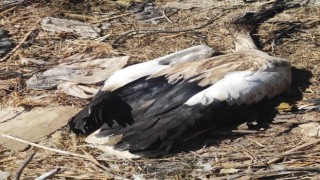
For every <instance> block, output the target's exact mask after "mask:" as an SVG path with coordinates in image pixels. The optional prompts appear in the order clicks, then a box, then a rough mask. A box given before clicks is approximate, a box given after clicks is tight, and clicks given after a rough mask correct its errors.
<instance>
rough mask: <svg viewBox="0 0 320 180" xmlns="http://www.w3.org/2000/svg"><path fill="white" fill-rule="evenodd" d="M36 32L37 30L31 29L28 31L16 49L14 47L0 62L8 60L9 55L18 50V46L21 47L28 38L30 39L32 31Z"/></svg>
mask: <svg viewBox="0 0 320 180" xmlns="http://www.w3.org/2000/svg"><path fill="white" fill-rule="evenodd" d="M36 30H37V28H33V29H32V30H31V31H29V32H28V33H27V34H26V35H25V36H24V38H23V39H22V40H21V41H20V43H19V44H18V45H17V46H16V47H14V48H13V49H12V50H11V51H10V52H9V53H8V54H7V55H6V56H4V57H3V58H1V59H0V62H2V61H5V60H6V59H8V58H9V57H10V55H11V54H12V55H13V54H14V53H15V52H16V51H17V50H18V49H19V48H20V46H21V45H22V44H23V43H24V42H25V41H27V40H28V38H29V37H30V35H31V34H32V33H33V32H34V31H36Z"/></svg>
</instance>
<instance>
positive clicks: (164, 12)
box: [162, 8, 173, 23]
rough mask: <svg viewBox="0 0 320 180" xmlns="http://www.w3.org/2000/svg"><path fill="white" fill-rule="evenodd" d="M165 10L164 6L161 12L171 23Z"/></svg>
mask: <svg viewBox="0 0 320 180" xmlns="http://www.w3.org/2000/svg"><path fill="white" fill-rule="evenodd" d="M166 10H167V8H164V9H163V12H162V14H163V16H164V17H165V18H166V19H167V21H169V22H170V23H173V22H172V21H171V19H169V17H168V16H167V14H166Z"/></svg>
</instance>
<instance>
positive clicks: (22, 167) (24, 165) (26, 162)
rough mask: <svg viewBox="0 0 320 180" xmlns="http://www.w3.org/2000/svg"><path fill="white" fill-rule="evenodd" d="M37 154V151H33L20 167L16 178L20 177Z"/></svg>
mask: <svg viewBox="0 0 320 180" xmlns="http://www.w3.org/2000/svg"><path fill="white" fill-rule="evenodd" d="M34 155H36V153H32V154H31V155H30V156H29V157H28V158H27V159H26V160H25V161H24V162H23V163H22V164H21V166H20V167H19V169H18V170H17V172H16V180H19V179H20V176H21V174H22V171H23V170H24V168H25V167H27V165H28V164H29V163H30V162H31V160H32V158H33V157H34Z"/></svg>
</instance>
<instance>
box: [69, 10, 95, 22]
mask: <svg viewBox="0 0 320 180" xmlns="http://www.w3.org/2000/svg"><path fill="white" fill-rule="evenodd" d="M63 15H65V16H67V17H69V18H73V19H80V20H83V21H86V20H91V21H98V19H97V18H95V17H92V16H87V15H82V14H71V13H67V12H64V13H63Z"/></svg>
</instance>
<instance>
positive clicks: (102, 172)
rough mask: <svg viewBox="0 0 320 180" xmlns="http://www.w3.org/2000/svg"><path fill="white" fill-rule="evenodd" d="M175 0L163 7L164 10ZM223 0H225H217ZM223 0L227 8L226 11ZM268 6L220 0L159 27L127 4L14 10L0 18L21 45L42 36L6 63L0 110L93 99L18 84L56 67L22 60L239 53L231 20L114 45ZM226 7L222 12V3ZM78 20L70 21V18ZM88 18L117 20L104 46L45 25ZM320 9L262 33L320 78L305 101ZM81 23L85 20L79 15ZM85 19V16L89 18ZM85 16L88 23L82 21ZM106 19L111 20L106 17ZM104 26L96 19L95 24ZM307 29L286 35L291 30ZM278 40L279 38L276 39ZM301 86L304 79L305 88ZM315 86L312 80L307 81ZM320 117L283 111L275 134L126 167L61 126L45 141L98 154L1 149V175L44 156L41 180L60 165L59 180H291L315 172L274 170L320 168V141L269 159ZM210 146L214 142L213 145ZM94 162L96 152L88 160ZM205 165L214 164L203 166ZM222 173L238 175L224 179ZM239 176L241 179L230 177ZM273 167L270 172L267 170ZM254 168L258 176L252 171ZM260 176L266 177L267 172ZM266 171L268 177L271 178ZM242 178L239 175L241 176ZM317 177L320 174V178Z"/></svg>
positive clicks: (31, 169)
mask: <svg viewBox="0 0 320 180" xmlns="http://www.w3.org/2000/svg"><path fill="white" fill-rule="evenodd" d="M166 2H168V1H161V2H156V4H157V5H158V6H163V5H164V4H165V3H166ZM219 2H220V1H219ZM222 4H223V5H222ZM259 4H260V3H259V2H257V3H250V4H240V5H235V4H232V3H221V2H220V3H217V7H209V8H206V9H201V8H193V9H190V10H180V11H178V12H177V13H176V14H174V15H173V16H171V17H170V19H171V20H172V21H173V23H170V22H168V21H167V20H162V21H161V22H159V23H158V24H152V23H147V22H138V21H136V20H135V19H134V16H133V15H128V14H127V12H125V11H124V8H123V7H122V6H120V5H118V4H117V3H116V2H114V1H107V0H101V1H84V3H78V4H72V3H68V1H66V0H57V1H52V2H51V1H47V2H46V3H44V2H43V1H33V2H28V3H27V5H23V6H19V7H15V8H11V9H9V10H6V11H2V12H0V26H1V27H2V28H4V29H5V30H7V31H8V34H9V35H10V39H11V40H13V41H14V43H15V44H19V43H20V42H21V40H22V39H23V38H24V37H25V35H26V34H27V33H28V32H30V31H31V30H32V29H33V28H37V30H38V35H35V37H34V38H31V39H30V40H29V41H28V42H27V43H25V42H24V43H23V45H22V46H21V48H19V49H18V50H17V51H16V52H14V53H13V54H11V55H10V57H9V58H8V59H6V61H4V62H1V63H0V69H1V71H2V72H1V74H0V75H1V77H0V79H1V84H0V88H1V95H0V96H1V98H0V103H1V106H9V105H11V106H12V105H14V106H18V105H21V106H46V105H49V104H60V105H74V106H83V105H84V104H85V103H86V101H85V100H81V99H77V98H73V97H68V96H66V95H64V94H61V93H58V92H56V91H55V90H51V91H36V90H28V89H26V88H25V86H24V84H19V81H21V78H19V76H18V75H16V74H17V72H18V73H21V74H23V76H22V81H24V80H26V79H27V78H29V77H30V76H31V75H32V74H33V73H34V72H37V71H43V70H45V69H48V68H50V67H51V66H50V65H49V66H34V65H23V64H21V63H20V61H19V59H20V58H35V59H41V60H45V61H48V62H52V64H55V63H57V62H58V61H59V60H61V59H63V58H65V57H69V56H71V55H73V54H76V53H88V54H92V55H99V54H107V55H109V56H115V55H119V54H125V55H129V56H131V58H130V62H129V64H133V63H137V62H142V61H146V60H149V59H152V58H156V57H159V56H163V55H166V54H168V53H171V52H174V51H177V50H181V49H184V48H187V47H190V46H193V45H197V44H207V45H209V46H211V47H213V49H215V50H216V51H218V52H221V53H228V52H231V51H232V49H233V48H234V45H233V39H232V36H231V35H230V34H229V33H228V30H227V29H226V28H225V27H224V24H223V21H222V19H223V18H219V19H217V20H215V21H214V22H213V23H212V24H210V25H207V26H205V27H204V28H202V29H198V30H194V31H187V32H180V33H146V34H140V35H136V36H132V37H128V38H127V39H125V41H123V42H122V43H121V44H120V46H119V47H118V48H117V49H113V48H112V47H111V44H112V42H113V41H114V39H116V38H117V37H119V36H121V35H122V34H123V33H124V32H127V31H130V30H182V29H189V28H194V27H198V26H200V25H203V24H205V23H206V22H207V21H208V20H210V19H213V18H215V17H217V16H218V15H221V14H222V13H223V16H226V15H228V14H230V13H235V12H243V11H247V10H252V9H255V8H256V6H258V5H259ZM218 5H219V6H218ZM70 14H71V15H70ZM72 14H73V15H77V14H80V15H85V16H87V17H91V18H86V17H81V18H82V20H83V21H87V22H89V23H93V24H96V25H99V24H101V23H104V22H109V23H111V28H110V29H107V30H104V31H103V32H102V33H101V36H105V35H109V36H108V38H107V39H106V40H105V41H104V42H97V41H96V40H78V39H77V36H75V35H74V34H72V33H71V34H64V33H56V34H52V33H48V32H45V31H43V30H42V29H41V27H40V23H39V22H40V20H41V18H43V17H47V16H53V17H60V18H70V17H75V16H72ZM319 17H320V7H312V6H306V7H300V8H298V9H291V10H287V11H285V12H282V13H280V14H279V15H277V16H276V17H274V18H272V19H270V20H268V21H267V22H265V23H263V24H261V25H260V27H259V29H258V31H257V34H256V37H257V38H258V39H259V41H260V44H261V48H262V50H264V51H266V52H268V53H270V54H272V55H275V56H278V57H283V58H286V59H289V60H290V61H291V62H292V63H293V65H294V66H295V67H297V68H299V69H305V70H308V71H310V72H311V73H312V74H313V76H312V78H311V80H310V81H311V85H310V86H309V87H308V89H307V90H306V91H305V92H304V93H303V95H304V97H303V100H315V99H318V100H319V98H320V95H319V94H320V86H319V85H320V82H319V79H320V67H319V65H320V47H319V46H320V33H319V32H320V31H319V30H320V26H319ZM78 18H80V17H78ZM81 18H80V19H81ZM83 18H84V19H83ZM101 19H105V20H102V21H101ZM97 20H98V22H97ZM298 23H299V24H300V25H299V26H297V27H296V28H293V29H291V30H290V31H287V32H286V33H284V34H283V36H280V35H281V34H279V33H283V32H284V31H286V30H287V29H288V28H289V29H290V27H292V26H293V25H296V24H298ZM277 36H280V39H277V38H276V37H277ZM302 84H303V83H302ZM305 86H307V83H305ZM44 94H46V95H49V96H48V98H46V99H45V100H41V101H30V100H28V97H32V96H39V95H44ZM319 115H320V114H319V112H308V113H303V114H295V113H293V112H290V113H288V114H287V115H278V116H277V118H278V119H280V120H281V118H282V120H283V119H284V120H286V123H281V121H279V122H278V121H277V120H276V121H275V123H273V124H271V125H270V127H269V128H267V129H264V130H262V131H259V132H255V133H249V134H243V133H240V135H239V134H234V133H229V134H227V135H223V134H222V135H221V134H220V135H218V137H219V138H218V139H217V135H216V134H210V133H209V134H207V135H206V136H207V137H206V138H207V139H208V140H207V141H208V142H206V143H205V144H210V146H208V147H204V148H202V149H198V150H195V151H193V152H188V153H183V152H182V153H178V154H176V155H174V156H169V157H165V158H162V159H141V160H135V161H127V160H126V161H124V160H119V159H114V158H104V157H99V153H100V152H98V151H96V150H94V149H91V148H89V147H84V146H83V141H82V139H81V138H72V137H70V136H69V134H68V133H67V132H66V131H65V130H60V131H58V132H56V133H55V134H53V135H52V136H51V137H48V139H44V140H43V141H41V142H40V143H41V144H42V145H45V146H50V147H54V148H58V149H62V150H66V151H70V152H76V153H79V154H86V153H88V154H90V155H92V157H95V159H96V160H97V161H95V160H92V159H91V160H88V159H83V158H79V157H72V156H64V155H61V154H57V153H52V152H48V151H44V150H42V149H37V148H29V149H27V150H26V151H23V152H13V151H10V150H8V149H5V148H3V147H1V145H0V157H1V158H0V171H8V172H15V171H16V170H17V169H18V167H19V165H20V164H21V163H22V161H23V160H24V159H26V158H27V157H28V155H29V154H30V153H31V152H36V153H37V154H36V156H35V157H34V158H33V160H32V161H31V163H30V164H28V166H27V167H26V169H25V170H24V171H23V174H22V176H21V177H22V178H23V179H33V178H35V177H38V176H39V175H41V174H43V173H45V172H47V171H50V170H52V169H55V168H57V167H59V168H61V169H62V170H61V171H60V172H59V173H57V174H56V175H55V176H54V179H113V178H114V179H123V178H129V179H132V178H135V177H139V176H143V177H144V178H146V179H150V178H154V179H189V178H198V179H206V178H217V177H220V178H221V179H224V178H227V175H229V176H228V177H231V176H230V174H235V175H242V176H241V177H242V178H244V179H249V178H268V177H269V178H285V177H292V179H301V178H311V177H313V178H315V179H317V175H316V174H315V173H312V172H306V171H299V172H297V171H290V173H288V174H281V173H279V172H280V171H278V172H268V170H270V169H278V170H279V169H281V168H283V167H286V168H288V167H289V168H296V167H315V166H317V167H318V164H319V163H320V159H319V157H320V154H319V151H320V145H319V144H314V145H311V146H310V147H308V148H305V149H302V150H299V151H296V152H294V153H292V154H288V155H286V156H285V158H284V159H281V160H280V161H278V162H276V163H273V164H269V165H268V164H266V162H267V161H269V160H270V159H272V158H274V157H276V156H278V155H279V154H282V153H283V152H285V151H287V150H290V149H292V148H294V147H297V146H299V145H301V144H304V143H305V142H309V141H310V139H311V138H306V137H305V136H304V135H303V134H301V133H300V130H299V129H297V127H296V126H297V125H296V124H292V123H290V121H298V122H301V123H303V122H305V121H307V120H314V121H320V119H319ZM209 142H210V143H209ZM88 156H89V155H88ZM204 165H209V167H210V168H209V169H207V170H205V168H204ZM223 169H227V170H229V172H230V174H224V173H223ZM232 170H233V172H234V173H232ZM266 171H267V172H266ZM253 172H255V173H253ZM259 172H260V174H259ZM264 172H266V173H264ZM239 177H240V176H239ZM318 177H319V176H318Z"/></svg>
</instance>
